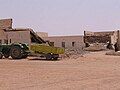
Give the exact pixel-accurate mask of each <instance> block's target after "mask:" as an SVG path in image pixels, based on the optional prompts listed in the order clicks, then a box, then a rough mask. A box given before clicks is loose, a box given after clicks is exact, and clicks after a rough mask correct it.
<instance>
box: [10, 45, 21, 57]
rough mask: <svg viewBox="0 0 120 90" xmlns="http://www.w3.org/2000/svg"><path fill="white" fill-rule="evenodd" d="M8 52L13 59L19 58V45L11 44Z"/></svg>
mask: <svg viewBox="0 0 120 90" xmlns="http://www.w3.org/2000/svg"><path fill="white" fill-rule="evenodd" d="M10 54H11V57H12V58H13V59H21V58H22V49H21V48H20V47H19V46H13V47H12V48H11V50H10Z"/></svg>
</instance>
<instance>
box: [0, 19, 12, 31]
mask: <svg viewBox="0 0 120 90" xmlns="http://www.w3.org/2000/svg"><path fill="white" fill-rule="evenodd" d="M0 29H12V19H1V20H0Z"/></svg>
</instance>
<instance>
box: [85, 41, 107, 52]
mask: <svg viewBox="0 0 120 90" xmlns="http://www.w3.org/2000/svg"><path fill="white" fill-rule="evenodd" d="M84 50H86V51H102V50H106V46H105V45H104V44H103V43H94V44H91V45H90V46H89V47H87V48H85V49H84Z"/></svg>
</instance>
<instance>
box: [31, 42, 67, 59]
mask: <svg viewBox="0 0 120 90" xmlns="http://www.w3.org/2000/svg"><path fill="white" fill-rule="evenodd" d="M30 50H31V51H33V52H34V53H39V54H41V55H42V56H44V57H46V59H48V60H51V59H55V60H56V59H58V58H59V54H64V52H65V50H64V48H59V47H54V46H49V45H47V44H32V45H31V47H30Z"/></svg>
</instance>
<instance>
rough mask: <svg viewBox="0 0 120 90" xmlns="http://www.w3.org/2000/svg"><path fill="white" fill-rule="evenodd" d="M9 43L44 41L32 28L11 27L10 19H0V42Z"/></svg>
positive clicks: (29, 43)
mask: <svg viewBox="0 0 120 90" xmlns="http://www.w3.org/2000/svg"><path fill="white" fill-rule="evenodd" d="M10 43H26V44H28V45H29V46H30V45H31V43H45V42H44V40H43V39H42V38H40V37H39V36H38V35H37V34H36V33H35V32H34V31H33V30H32V29H30V28H25V29H13V28H12V19H3V20H0V44H10Z"/></svg>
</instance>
